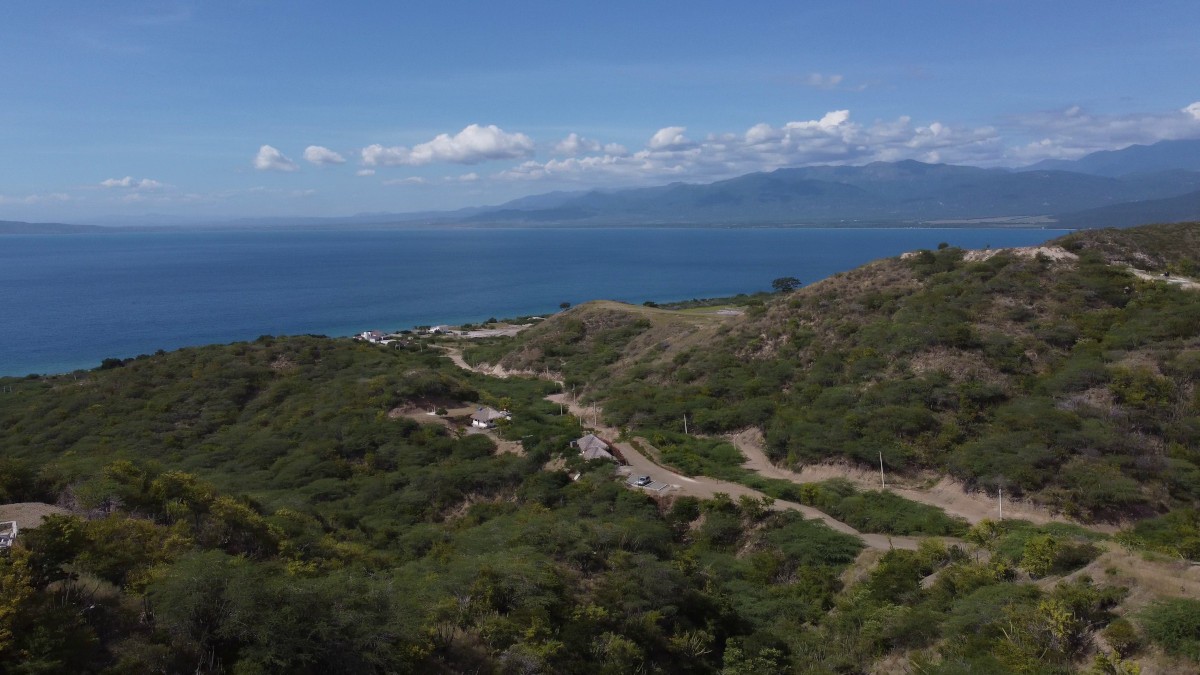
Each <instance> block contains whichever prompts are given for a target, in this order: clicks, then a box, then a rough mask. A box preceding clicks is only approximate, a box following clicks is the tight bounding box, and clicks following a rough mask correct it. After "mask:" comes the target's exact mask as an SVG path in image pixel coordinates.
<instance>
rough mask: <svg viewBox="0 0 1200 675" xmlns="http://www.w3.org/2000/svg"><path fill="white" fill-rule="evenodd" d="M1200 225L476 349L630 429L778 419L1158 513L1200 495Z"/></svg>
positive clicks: (958, 468)
mask: <svg viewBox="0 0 1200 675" xmlns="http://www.w3.org/2000/svg"><path fill="white" fill-rule="evenodd" d="M1198 230H1200V225H1195V224H1190V225H1172V226H1151V227H1145V228H1136V229H1133V230H1104V231H1098V232H1086V233H1078V234H1074V235H1070V236H1068V237H1065V238H1063V239H1062V240H1059V241H1056V242H1052V243H1051V245H1050V246H1049V247H1048V248H1046V249H1044V250H1042V251H1034V250H1025V251H1003V250H1000V251H975V252H966V251H962V250H959V249H955V248H952V247H945V248H941V249H939V250H934V251H920V252H916V253H914V254H909V255H907V256H903V257H900V258H894V259H889V260H882V261H877V262H875V263H872V264H869V265H866V266H864V267H861V268H859V269H856V270H853V271H850V272H847V273H844V274H839V275H835V276H834V277H832V278H830V279H827V280H824V281H822V282H819V283H817V284H814V285H813V286H811V287H809V288H803V289H800V290H798V291H796V292H794V293H791V294H787V295H784V296H777V297H776V298H775V299H773V300H771V301H768V302H767V303H765V304H764V305H761V306H750V307H749V308H748V309H747V312H746V314H745V316H743V317H741V318H740V320H733V321H726V322H714V323H713V324H712V325H710V326H707V327H702V328H695V327H691V328H688V329H686V330H674V331H672V330H671V329H670V324H669V323H668V322H665V321H662V320H659V319H657V318H655V316H654V315H652V314H647V312H646V310H644V309H643V308H628V309H627V310H625V311H624V312H622V311H621V310H620V309H619V308H616V307H615V306H614V305H613V304H612V303H609V304H607V305H604V306H602V307H597V306H583V307H579V308H575V309H573V310H571V311H570V312H567V313H565V314H564V315H561V316H559V317H555V318H554V319H553V320H551V321H548V322H546V324H544V325H542V326H540V327H538V328H536V329H533V330H530V331H528V332H526V333H525V334H523V335H521V336H519V337H518V338H517V339H516V340H515V341H514V342H512V343H502V344H496V345H493V346H484V347H479V348H476V349H475V350H473V351H468V352H467V357H468V358H471V359H475V360H476V361H499V362H500V363H502V364H504V365H506V366H508V367H512V368H528V369H535V370H536V369H541V368H548V369H550V370H552V371H559V370H561V371H562V372H563V373H564V375H565V376H566V378H567V380H568V383H569V384H571V385H572V386H574V387H576V388H577V389H578V390H580V391H582V392H585V395H587V396H590V397H592V398H594V399H598V400H601V401H603V404H604V409H605V411H606V413H607V415H608V417H609V420H608V421H609V422H610V423H613V424H618V425H625V426H629V427H633V428H637V429H642V430H653V429H661V430H664V431H671V432H677V431H682V424H683V419H684V416H685V415H687V417H688V420H689V423H690V424H691V429H692V430H693V431H699V432H702V433H707V434H721V433H726V432H731V431H735V430H739V429H743V428H746V427H752V426H757V427H759V428H761V429H762V430H763V432H764V433H765V435H766V440H767V446H768V447H767V450H768V452H769V453H770V454H771V455H772V456H773V458H774V459H775V460H776V461H779V462H781V463H783V464H787V465H797V464H802V463H811V462H817V461H822V460H827V459H839V458H842V459H850V460H852V461H856V462H862V463H864V464H872V465H876V466H877V463H878V461H879V459H878V458H879V454H880V453H882V456H883V461H884V463H885V465H886V466H887V467H888V468H889V469H890V470H894V471H901V472H903V471H912V470H915V469H933V470H936V471H943V472H948V473H950V474H952V475H954V476H957V477H959V478H961V479H962V480H963V481H965V482H966V483H967V484H968V485H970V486H975V487H979V488H982V489H987V490H991V491H993V492H994V490H995V489H996V488H997V487H1006V488H1007V489H1008V490H1009V491H1010V494H1018V495H1025V496H1028V497H1031V498H1033V499H1036V500H1038V501H1040V502H1042V503H1044V504H1047V505H1049V506H1051V507H1053V508H1055V509H1058V510H1060V511H1062V512H1065V513H1067V514H1070V515H1073V516H1076V517H1080V518H1085V519H1124V518H1131V517H1132V518H1141V517H1147V516H1151V515H1153V514H1155V513H1158V512H1163V511H1166V510H1168V509H1171V508H1175V507H1194V506H1195V505H1196V503H1197V500H1198V499H1200V410H1198V406H1197V388H1196V382H1197V379H1198V378H1200V351H1198V350H1197V347H1200V293H1198V292H1195V291H1194V290H1190V289H1187V288H1184V287H1181V286H1180V285H1179V284H1176V283H1169V282H1166V281H1164V280H1163V279H1161V275H1162V274H1163V273H1177V274H1185V275H1187V274H1194V273H1195V272H1196V261H1197V260H1200V241H1198V240H1197V239H1198V235H1197V231H1198ZM1130 264H1133V265H1136V266H1137V268H1138V269H1140V270H1142V271H1143V272H1146V273H1148V274H1145V275H1143V276H1144V277H1150V278H1139V277H1138V276H1135V274H1134V273H1133V272H1132V271H1131V270H1130V269H1128V267H1127V265H1130ZM1155 277H1158V278H1155ZM1179 280H1181V279H1176V281H1179Z"/></svg>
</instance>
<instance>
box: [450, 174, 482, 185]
mask: <svg viewBox="0 0 1200 675" xmlns="http://www.w3.org/2000/svg"><path fill="white" fill-rule="evenodd" d="M446 180H448V181H453V182H456V183H474V182H475V181H477V180H479V174H477V173H475V172H474V171H472V172H471V173H464V174H463V175H461V176H446Z"/></svg>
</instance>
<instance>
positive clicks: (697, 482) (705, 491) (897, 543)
mask: <svg viewBox="0 0 1200 675" xmlns="http://www.w3.org/2000/svg"><path fill="white" fill-rule="evenodd" d="M546 399H547V400H549V401H551V402H554V403H562V404H563V405H565V406H567V408H568V409H569V410H570V411H571V414H572V415H575V416H576V417H578V418H580V419H587V418H591V416H592V409H591V407H586V408H585V407H584V406H581V405H579V404H577V403H575V402H573V401H571V400H570V399H571V395H570V394H552V395H550V396H547V397H546ZM591 428H593V429H595V430H596V431H597V432H598V433H599V434H600V435H601V436H605V437H607V438H616V437H617V436H618V435H620V432H619V431H618V430H617V429H614V428H612V427H608V426H604V425H602V424H597V425H591ZM636 440H637V443H638V444H639V445H641V446H642V447H644V448H653V447H654V446H652V445H651V444H650V442H649V441H647V440H646V439H644V438H638V439H636ZM615 445H616V446H617V449H618V450H620V451H621V454H623V455H624V456H625V460H626V461H627V462H629V467H630V469H631V470H632V472H633V473H634V474H637V475H647V476H651V477H652V478H654V480H658V481H662V482H664V483H669V484H670V485H671V487H672V490H671V491H672V492H673V493H675V494H681V495H689V496H692V497H698V498H700V499H712V498H713V497H714V496H716V494H717V493H718V492H722V493H725V494H727V495H729V496H730V497H732V498H733V499H737V498H738V497H741V496H743V495H744V496H748V497H755V498H759V499H761V498H763V497H766V496H767V495H765V494H763V493H761V492H759V491H758V490H755V489H753V488H750V487H746V486H745V485H742V484H740V483H731V482H729V481H724V480H717V479H715V478H708V477H707V476H684V475H682V474H679V473H676V472H674V471H672V470H671V469H668V468H667V467H664V466H662V465H660V464H656V463H655V462H654V461H653V460H652V459H650V458H649V457H646V455H645V454H643V453H642V452H641V451H639V450H638V449H637V448H636V447H634V446H633V444H632V443H627V442H616V443H615ZM771 508H773V509H775V510H778V511H783V510H790V511H799V512H800V513H801V514H802V515H803V516H804V517H805V518H816V519H818V520H820V521H821V522H823V523H825V524H826V525H828V526H829V527H830V528H832V529H834V530H837V531H838V532H843V533H845V534H850V535H854V536H856V537H858V538H859V539H862V540H863V542H864V543H865V544H866V545H867V546H869V547H871V548H878V549H883V550H887V549H892V548H903V549H909V550H915V549H916V548H917V544H918V543H919V542H920V539H917V538H914V537H892V536H888V535H885V534H867V533H863V532H859V531H858V530H856V529H854V528H853V527H851V526H850V525H847V524H846V523H843V522H842V521H840V520H838V519H836V518H834V517H833V516H831V515H829V514H827V513H825V512H824V511H819V510H817V509H814V508H812V507H811V506H805V505H804V504H798V503H796V502H789V501H787V500H783V499H776V500H775V502H774V504H772V506H771Z"/></svg>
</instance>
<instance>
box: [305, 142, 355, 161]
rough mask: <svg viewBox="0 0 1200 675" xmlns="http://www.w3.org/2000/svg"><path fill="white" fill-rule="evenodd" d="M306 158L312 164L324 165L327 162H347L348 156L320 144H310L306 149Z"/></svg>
mask: <svg viewBox="0 0 1200 675" xmlns="http://www.w3.org/2000/svg"><path fill="white" fill-rule="evenodd" d="M304 159H305V160H307V161H308V162H309V163H310V164H316V165H318V166H323V165H327V164H345V163H346V158H345V157H342V156H341V155H340V154H338V153H336V152H334V151H333V150H330V149H329V148H326V147H323V146H320V145H310V146H308V147H307V148H305V149H304Z"/></svg>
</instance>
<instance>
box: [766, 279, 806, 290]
mask: <svg viewBox="0 0 1200 675" xmlns="http://www.w3.org/2000/svg"><path fill="white" fill-rule="evenodd" d="M771 288H774V289H775V292H776V293H791V292H792V291H794V290H796V289H797V288H800V280H799V279H797V278H796V277H779V278H778V279H775V280H774V281H772V282H771Z"/></svg>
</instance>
